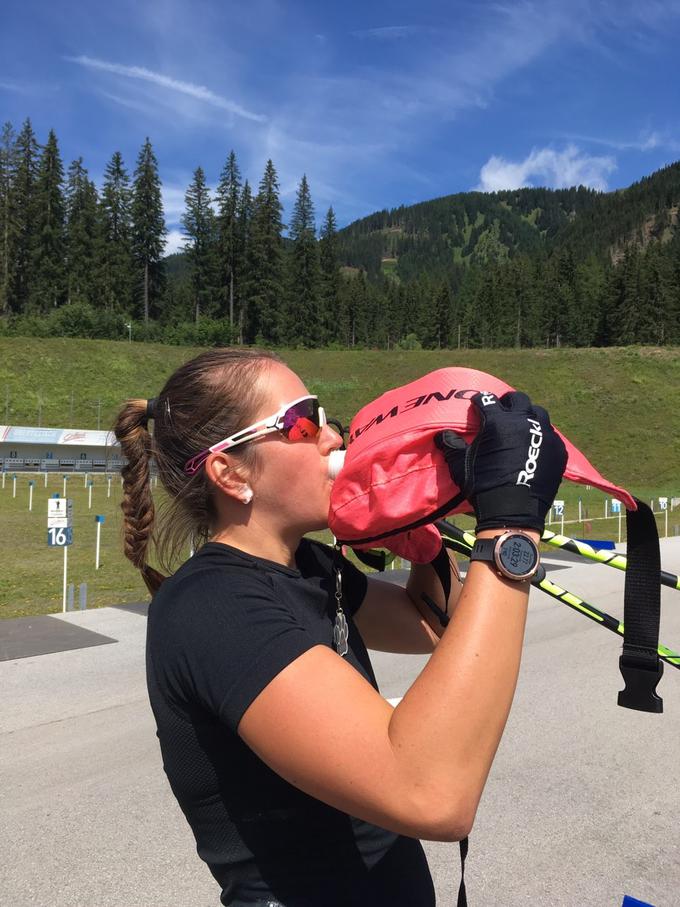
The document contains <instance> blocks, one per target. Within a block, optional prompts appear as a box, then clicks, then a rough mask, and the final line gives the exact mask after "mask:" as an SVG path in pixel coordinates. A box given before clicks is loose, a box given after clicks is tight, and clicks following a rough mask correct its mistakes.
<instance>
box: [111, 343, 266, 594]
mask: <svg viewBox="0 0 680 907" xmlns="http://www.w3.org/2000/svg"><path fill="white" fill-rule="evenodd" d="M273 362H281V359H280V358H279V357H278V356H277V355H276V353H274V352H272V351H271V350H258V349H252V348H248V347H237V348H229V347H220V348H217V349H211V350H206V351H205V352H203V353H201V354H200V355H198V356H196V357H195V358H194V359H190V360H189V361H188V362H185V363H184V365H182V366H180V367H179V368H178V369H177V370H176V371H175V372H174V373H173V374H172V375H171V376H170V377H169V378H168V380H167V381H166V383H165V385H164V387H163V388H162V390H161V391H160V393H159V394H158V398H157V399H155V400H128V402H127V403H126V404H125V405H124V406H123V408H122V409H121V410H120V412H119V414H118V418H117V420H116V424H115V426H114V432H115V435H116V438H117V439H118V441H119V442H120V446H121V449H122V453H123V456H124V457H125V459H126V460H127V465H126V466H124V467H123V469H122V471H121V475H122V477H123V503H122V504H121V509H122V511H123V516H124V539H123V546H124V551H125V556H126V557H127V558H128V559H129V560H130V561H132V563H133V564H134V565H135V567H137V568H138V569H139V570H141V571H142V577H143V579H144V582H145V583H146V586H147V588H148V590H149V592H151V594H152V595H154V594H155V593H156V592H157V591H158V589H159V588H160V585H161V583H162V582H163V580H164V579H166V578H167V577H166V576H163V574H161V573H159V572H158V571H157V570H154V569H153V567H149V565H148V563H147V556H148V555H147V551H148V548H149V546H150V543H151V541H152V538H153V545H154V557H155V558H156V559H157V560H158V563H159V564H160V565H161V567H162V568H163V569H165V570H166V571H167V572H168V573H169V574H172V572H173V570H174V569H176V566H175V565H176V563H177V561H178V560H179V558H180V557H181V554H182V552H183V551H186V545H187V542H189V543H190V544H191V547H192V548H194V547H196V546H200V545H201V544H202V543H203V542H205V541H206V540H207V539H208V538H209V537H210V533H211V531H212V527H213V525H214V522H215V517H216V511H215V490H214V488H213V487H212V485H211V483H210V481H209V480H208V478H207V476H206V474H205V470H200V471H199V472H197V473H196V474H195V475H193V476H188V475H187V473H186V472H185V470H184V467H185V464H186V462H187V460H188V459H189V458H190V457H192V456H194V455H195V454H196V453H197V451H200V450H205V449H207V448H208V447H210V446H211V445H213V444H216V443H217V442H218V441H220V440H221V439H222V438H227V437H229V435H232V434H233V433H234V432H235V431H238V430H239V429H242V428H245V426H246V425H248V424H249V423H250V422H252V421H253V415H254V413H255V412H256V411H257V408H258V406H259V405H260V403H261V399H262V388H261V386H260V382H259V378H260V376H261V375H262V374H264V372H265V371H266V370H267V369H268V368H269V367H270V366H271V364H272V363H273ZM149 419H153V437H152V436H151V434H150V433H149V430H148V422H149ZM234 456H236V457H237V458H238V459H239V460H240V462H242V463H244V464H245V465H246V466H248V467H249V468H251V469H255V468H256V465H257V450H256V449H254V448H252V447H251V446H250V445H249V444H244V445H242V446H240V447H238V448H237V449H236V451H235V454H234ZM152 458H153V460H154V462H155V464H156V468H157V469H158V475H159V478H160V480H161V483H162V485H163V489H164V491H165V494H164V495H163V497H162V498H161V502H160V507H159V517H160V519H159V524H160V525H158V526H156V524H155V523H156V521H155V516H156V510H155V507H154V502H153V498H152V496H151V484H150V461H151V459H152Z"/></svg>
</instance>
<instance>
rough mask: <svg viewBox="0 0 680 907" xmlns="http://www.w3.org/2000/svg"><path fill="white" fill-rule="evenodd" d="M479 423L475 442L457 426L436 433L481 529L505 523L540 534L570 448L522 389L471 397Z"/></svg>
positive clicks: (540, 408)
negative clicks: (567, 447)
mask: <svg viewBox="0 0 680 907" xmlns="http://www.w3.org/2000/svg"><path fill="white" fill-rule="evenodd" d="M472 403H473V405H474V406H475V407H476V408H477V409H478V410H479V415H480V419H481V426H480V429H479V433H478V434H477V437H476V438H475V439H474V441H473V442H472V444H467V443H466V442H465V440H464V439H463V438H462V437H461V436H460V435H458V434H457V433H456V432H455V431H451V430H448V431H443V432H440V433H439V434H438V435H436V436H435V439H434V440H435V444H436V445H437V446H438V447H439V448H440V450H442V451H443V453H444V457H445V458H446V462H447V464H448V467H449V472H450V473H451V478H452V479H453V481H454V482H455V483H456V485H458V487H459V488H460V490H461V491H462V493H463V494H464V495H465V497H466V498H467V499H468V500H469V501H470V503H471V504H472V506H473V507H474V510H475V515H476V517H477V531H478V532H479V531H482V530H484V529H502V528H506V527H513V528H523V529H535V530H537V531H538V532H540V533H542V532H543V530H544V528H545V517H546V514H547V512H548V510H549V509H550V506H551V504H552V502H553V500H554V498H555V495H556V494H557V490H558V489H559V487H560V482H561V480H562V475H563V473H564V469H565V467H566V465H567V451H566V448H565V446H564V443H563V441H562V439H561V438H560V436H559V435H558V434H557V432H556V431H555V429H554V428H553V427H552V425H551V424H550V417H549V416H548V413H547V412H546V411H545V410H544V409H543V407H541V406H534V405H533V404H532V402H531V400H530V399H529V397H527V395H526V394H523V393H521V392H519V391H510V392H508V393H507V394H504V395H503V396H502V397H501V398H500V399H499V398H498V397H496V395H495V394H490V393H479V394H475V396H474V397H473V398H472Z"/></svg>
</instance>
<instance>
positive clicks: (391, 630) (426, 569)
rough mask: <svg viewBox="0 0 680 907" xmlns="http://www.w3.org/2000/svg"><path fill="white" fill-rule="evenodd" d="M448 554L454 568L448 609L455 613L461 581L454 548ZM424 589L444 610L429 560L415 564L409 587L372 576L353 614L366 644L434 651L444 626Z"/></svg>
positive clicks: (396, 649)
mask: <svg viewBox="0 0 680 907" xmlns="http://www.w3.org/2000/svg"><path fill="white" fill-rule="evenodd" d="M448 554H449V564H450V570H451V593H450V595H449V602H448V613H449V614H452V613H453V611H454V609H455V606H456V602H457V601H458V596H459V595H460V592H461V589H462V584H461V582H460V575H459V573H458V568H457V566H456V559H455V555H454V554H453V553H452V552H448ZM423 592H424V593H426V594H427V595H429V596H430V597H431V598H432V599H433V600H434V601H435V603H436V604H437V605H439V607H440V608H441V609H442V610H445V602H444V594H443V589H442V585H441V582H440V581H439V577H438V576H437V574H436V573H435V571H434V570H433V568H432V567H431V566H430V565H429V564H413V565H412V567H411V573H410V575H409V579H408V582H407V584H406V589H402V588H401V586H398V585H397V584H396V583H390V582H386V581H384V580H378V579H374V578H373V577H369V578H368V589H367V591H366V596H365V598H364V600H363V602H362V604H361V607H360V608H359V610H358V611H357V613H356V614H355V616H354V623H355V624H356V626H357V628H358V630H359V632H360V633H361V636H362V639H363V640H364V643H365V644H366V646H367V647H368V648H369V649H374V650H376V651H378V652H401V653H404V654H424V653H428V652H432V651H433V650H434V647H435V646H436V645H437V643H438V642H439V637H440V636H441V635H442V633H443V631H444V627H443V626H442V624H441V623H440V621H439V619H438V618H437V616H436V615H435V614H434V613H433V612H432V610H431V609H430V608H428V606H427V605H426V604H425V602H424V601H423V598H422V593H423Z"/></svg>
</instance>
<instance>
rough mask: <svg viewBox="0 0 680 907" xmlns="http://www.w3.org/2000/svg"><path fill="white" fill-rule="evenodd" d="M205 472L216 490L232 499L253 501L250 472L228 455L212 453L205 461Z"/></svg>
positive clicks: (240, 501) (242, 501)
mask: <svg viewBox="0 0 680 907" xmlns="http://www.w3.org/2000/svg"><path fill="white" fill-rule="evenodd" d="M204 469H205V472H206V475H207V477H208V481H210V482H211V483H212V484H213V485H214V486H215V488H216V489H217V490H218V491H220V492H222V494H226V495H227V496H228V497H230V498H234V500H236V501H239V503H246V501H245V500H244V498H246V497H248V494H250V498H251V499H252V491H251V490H250V481H249V475H248V470H247V469H246V468H245V467H244V465H243V464H242V463H239V462H237V461H236V460H234V459H233V458H232V457H230V456H229V455H228V454H226V453H223V452H220V453H212V454H210V455H209V457H208V459H207V460H206V461H205V467H204Z"/></svg>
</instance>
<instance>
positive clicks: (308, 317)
mask: <svg viewBox="0 0 680 907" xmlns="http://www.w3.org/2000/svg"><path fill="white" fill-rule="evenodd" d="M289 236H290V239H291V241H292V246H291V249H290V251H289V252H288V262H287V274H286V278H287V279H286V291H287V292H286V302H287V305H286V327H285V331H284V338H285V340H286V341H287V342H288V343H289V344H291V345H292V346H295V345H297V344H302V345H303V346H307V347H311V346H315V345H317V346H318V345H319V344H320V328H321V324H320V318H319V250H318V248H317V242H316V225H315V223H314V205H313V204H312V197H311V195H310V192H309V185H308V183H307V177H306V176H303V177H302V179H301V181H300V185H299V187H298V191H297V196H296V198H295V206H294V208H293V215H292V218H291V222H290V231H289Z"/></svg>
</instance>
